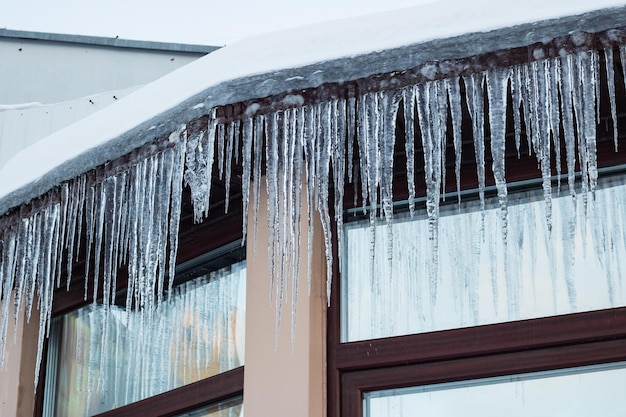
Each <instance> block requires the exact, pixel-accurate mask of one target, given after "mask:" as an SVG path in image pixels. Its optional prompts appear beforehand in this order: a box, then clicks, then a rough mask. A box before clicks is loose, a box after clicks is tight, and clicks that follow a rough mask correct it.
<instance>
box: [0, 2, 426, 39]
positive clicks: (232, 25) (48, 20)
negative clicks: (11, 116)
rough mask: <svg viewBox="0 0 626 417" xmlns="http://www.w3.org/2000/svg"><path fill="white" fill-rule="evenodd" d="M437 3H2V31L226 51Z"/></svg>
mask: <svg viewBox="0 0 626 417" xmlns="http://www.w3.org/2000/svg"><path fill="white" fill-rule="evenodd" d="M433 1H435V0H386V1H381V0H307V1H297V0H291V1H290V0H256V1H255V0H243V1H223V0H220V1H217V0H178V1H175V0H54V1H50V0H2V1H0V28H5V29H14V30H28V31H37V32H52V33H67V34H80V35H95V36H106V37H116V36H119V37H120V38H126V39H136V40H153V41H165V42H181V43H201V44H210V45H224V44H227V43H232V42H233V41H235V40H237V39H241V38H245V37H249V36H253V35H255V34H259V33H264V32H269V31H274V30H277V29H283V28H288V27H294V26H301V25H304V24H307V23H312V22H320V21H326V20H333V19H341V18H346V17H351V16H359V15H364V14H370V13H376V12H380V11H384V10H393V9H399V8H403V7H409V6H412V5H416V4H422V3H430V2H433Z"/></svg>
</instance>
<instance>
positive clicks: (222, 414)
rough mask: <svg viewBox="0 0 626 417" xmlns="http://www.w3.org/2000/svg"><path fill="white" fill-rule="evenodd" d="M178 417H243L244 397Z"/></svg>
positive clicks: (178, 416)
mask: <svg viewBox="0 0 626 417" xmlns="http://www.w3.org/2000/svg"><path fill="white" fill-rule="evenodd" d="M176 417H243V397H237V398H233V399H230V400H226V401H223V402H221V403H219V404H212V405H209V406H208V407H203V408H199V409H197V410H194V411H190V412H188V413H185V414H178V415H177V416H176Z"/></svg>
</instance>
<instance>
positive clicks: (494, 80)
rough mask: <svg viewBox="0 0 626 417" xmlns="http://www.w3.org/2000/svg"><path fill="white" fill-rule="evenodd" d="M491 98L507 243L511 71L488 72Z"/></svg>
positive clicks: (493, 148) (495, 172)
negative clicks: (506, 174)
mask: <svg viewBox="0 0 626 417" xmlns="http://www.w3.org/2000/svg"><path fill="white" fill-rule="evenodd" d="M486 81H487V96H488V98H489V127H490V130H491V155H492V157H493V165H492V169H493V176H494V178H495V181H496V188H497V190H498V201H499V202H500V209H501V215H500V219H501V220H502V240H503V242H504V244H505V245H506V244H507V188H506V179H505V170H504V160H505V147H506V92H507V87H508V82H509V71H508V70H506V69H493V70H491V71H488V72H487V74H486Z"/></svg>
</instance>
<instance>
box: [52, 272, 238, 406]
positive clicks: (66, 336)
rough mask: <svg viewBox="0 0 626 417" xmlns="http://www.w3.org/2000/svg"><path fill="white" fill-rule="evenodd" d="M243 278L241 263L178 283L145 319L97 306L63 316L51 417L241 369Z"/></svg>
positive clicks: (137, 313)
mask: <svg viewBox="0 0 626 417" xmlns="http://www.w3.org/2000/svg"><path fill="white" fill-rule="evenodd" d="M245 278H246V266H245V261H244V262H240V263H238V264H234V265H231V266H229V267H226V268H223V269H221V270H219V271H215V272H212V273H210V274H209V275H206V276H203V277H199V278H197V279H194V280H192V281H189V282H187V283H185V284H182V285H180V286H178V287H176V288H175V290H174V293H173V295H172V296H171V297H170V298H169V299H168V300H167V301H164V302H163V303H162V304H161V305H159V306H157V307H155V309H154V311H152V315H153V320H151V321H150V320H149V318H148V311H146V310H142V311H131V312H126V311H125V310H124V309H123V308H120V307H117V306H111V307H110V309H108V310H107V309H106V308H105V307H104V306H102V305H90V306H87V307H84V308H81V309H79V310H77V311H75V312H72V313H69V314H66V315H65V316H63V317H62V321H63V331H62V338H61V343H60V346H59V362H58V363H59V369H58V379H57V384H56V392H55V393H54V402H55V405H54V408H55V414H54V415H57V416H68V417H74V416H76V417H82V416H86V415H93V414H98V413H101V412H104V411H107V410H110V409H112V408H116V407H120V406H122V405H125V404H129V403H131V402H135V401H138V400H141V399H143V398H147V397H150V396H153V395H156V394H159V393H161V392H165V391H169V390H171V389H174V388H177V387H180V386H182V385H186V384H189V383H192V382H195V381H198V380H201V379H204V378H208V377H210V376H213V375H216V374H218V373H220V372H224V371H227V370H230V369H233V368H236V367H238V366H241V365H243V363H244V355H245V352H244V346H245V341H244V337H245V334H244V324H245ZM50 394H52V393H47V395H50ZM231 409H232V410H235V408H231ZM213 411H214V412H216V413H217V412H218V411H217V410H213ZM229 413H230V414H209V415H211V416H213V415H215V416H220V417H222V416H230V415H233V416H238V411H230V412H229Z"/></svg>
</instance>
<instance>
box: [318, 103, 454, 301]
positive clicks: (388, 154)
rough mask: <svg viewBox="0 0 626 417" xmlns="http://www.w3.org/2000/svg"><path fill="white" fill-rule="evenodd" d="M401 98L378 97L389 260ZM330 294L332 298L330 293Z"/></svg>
mask: <svg viewBox="0 0 626 417" xmlns="http://www.w3.org/2000/svg"><path fill="white" fill-rule="evenodd" d="M401 98H402V96H401V95H400V94H399V93H396V92H381V93H379V98H378V102H379V104H380V113H381V120H380V123H381V126H380V130H381V134H380V149H381V155H380V194H381V204H382V213H383V215H384V216H385V220H386V222H387V259H388V260H391V259H392V257H393V227H392V225H393V158H394V150H395V140H396V135H395V128H396V116H397V113H398V107H399V105H400V100H401ZM444 136H445V135H444ZM328 295H329V299H330V293H329V294H328Z"/></svg>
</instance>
